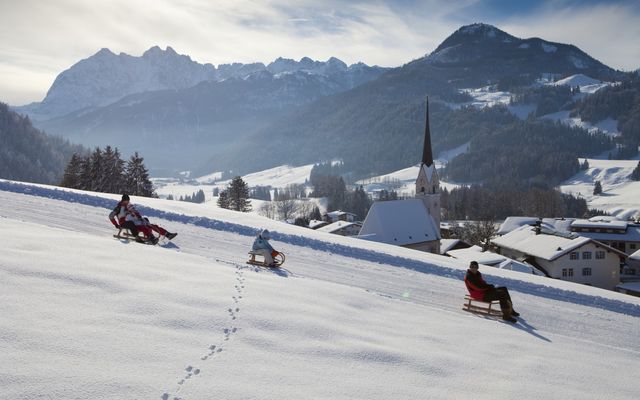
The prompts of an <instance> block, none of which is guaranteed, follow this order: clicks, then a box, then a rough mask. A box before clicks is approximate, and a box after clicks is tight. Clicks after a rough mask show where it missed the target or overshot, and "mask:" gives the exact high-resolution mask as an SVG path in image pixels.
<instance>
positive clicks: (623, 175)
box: [560, 158, 640, 220]
mask: <svg viewBox="0 0 640 400" xmlns="http://www.w3.org/2000/svg"><path fill="white" fill-rule="evenodd" d="M587 161H588V162H589V169H587V170H586V171H580V172H578V173H577V174H576V175H574V176H572V177H571V178H569V179H568V180H566V181H564V182H563V183H562V185H560V190H561V191H562V192H564V193H572V194H574V195H580V196H582V197H583V198H584V199H585V200H586V201H587V204H588V206H589V208H595V209H599V210H604V211H607V212H608V213H610V214H612V215H615V216H617V217H618V218H621V219H623V220H626V219H628V218H629V217H634V216H635V215H637V214H640V203H639V202H638V199H640V182H638V181H632V180H630V179H629V175H631V173H632V172H633V170H634V169H635V168H636V167H637V166H638V160H598V159H592V158H589V159H587ZM582 162H584V159H580V163H582ZM596 181H600V183H601V184H602V190H603V193H602V194H601V195H599V196H595V195H594V194H593V188H594V185H595V182H596Z"/></svg>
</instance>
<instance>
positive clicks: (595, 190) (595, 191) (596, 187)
mask: <svg viewBox="0 0 640 400" xmlns="http://www.w3.org/2000/svg"><path fill="white" fill-rule="evenodd" d="M593 194H594V195H595V196H598V195H600V194H602V183H600V181H596V183H595V185H593Z"/></svg>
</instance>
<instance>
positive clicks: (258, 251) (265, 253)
mask: <svg viewBox="0 0 640 400" xmlns="http://www.w3.org/2000/svg"><path fill="white" fill-rule="evenodd" d="M270 239H271V234H270V233H269V231H268V230H266V229H265V230H263V231H262V232H260V233H259V234H258V237H256V240H254V241H253V247H252V248H251V251H250V252H249V255H250V256H251V258H250V259H249V260H248V261H247V264H252V265H258V266H260V267H269V268H276V267H279V266H281V265H282V264H283V263H284V254H283V253H280V252H279V251H276V250H274V248H273V247H272V246H271V244H270V243H269V240H270ZM256 256H262V257H263V259H264V260H263V261H258V260H256Z"/></svg>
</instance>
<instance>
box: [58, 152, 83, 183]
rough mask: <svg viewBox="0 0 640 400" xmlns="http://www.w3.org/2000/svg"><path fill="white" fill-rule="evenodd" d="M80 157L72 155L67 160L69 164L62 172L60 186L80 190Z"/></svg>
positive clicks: (81, 165)
mask: <svg viewBox="0 0 640 400" xmlns="http://www.w3.org/2000/svg"><path fill="white" fill-rule="evenodd" d="M82 168H83V163H82V157H81V156H79V155H78V154H76V153H74V154H73V155H72V156H71V160H69V164H67V167H66V168H65V170H64V175H63V177H62V181H61V182H60V186H62V187H67V188H71V189H80V177H81V174H82Z"/></svg>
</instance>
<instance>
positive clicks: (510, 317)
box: [502, 313, 518, 323]
mask: <svg viewBox="0 0 640 400" xmlns="http://www.w3.org/2000/svg"><path fill="white" fill-rule="evenodd" d="M502 319H503V320H505V321H508V322H513V323H516V322H518V320H517V319H515V318H513V317H512V316H511V315H509V314H507V313H503V314H502Z"/></svg>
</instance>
